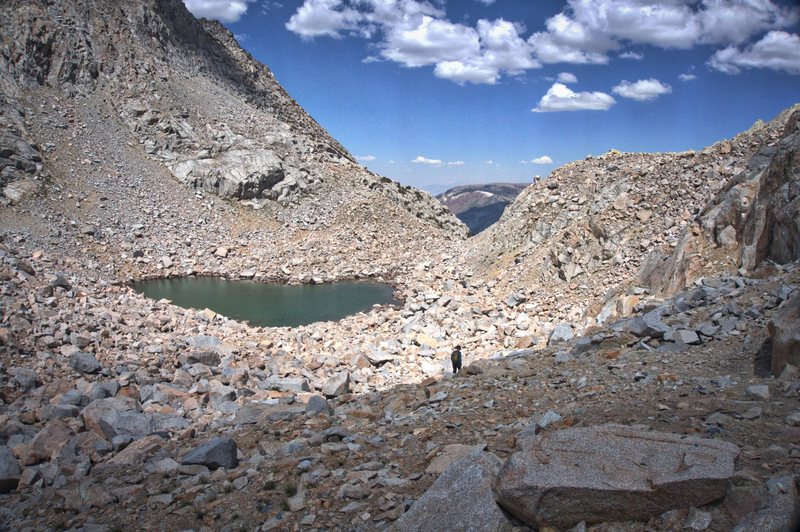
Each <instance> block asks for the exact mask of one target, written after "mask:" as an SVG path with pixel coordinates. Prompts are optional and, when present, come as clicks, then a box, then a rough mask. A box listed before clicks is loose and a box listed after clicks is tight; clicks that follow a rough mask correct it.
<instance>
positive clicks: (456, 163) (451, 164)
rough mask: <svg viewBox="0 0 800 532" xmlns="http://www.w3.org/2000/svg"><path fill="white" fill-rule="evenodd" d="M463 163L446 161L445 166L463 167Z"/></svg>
mask: <svg viewBox="0 0 800 532" xmlns="http://www.w3.org/2000/svg"><path fill="white" fill-rule="evenodd" d="M464 164H465V163H464V161H448V163H447V166H464Z"/></svg>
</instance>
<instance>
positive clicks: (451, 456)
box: [425, 443, 486, 475]
mask: <svg viewBox="0 0 800 532" xmlns="http://www.w3.org/2000/svg"><path fill="white" fill-rule="evenodd" d="M485 449H486V445H485V444H478V445H465V444H461V443H453V444H450V445H445V446H443V447H442V449H441V450H440V451H439V454H437V455H436V456H435V457H434V458H433V460H431V462H430V463H429V464H428V467H426V468H425V472H426V473H431V474H434V475H439V474H441V473H443V472H444V470H445V469H447V468H448V467H450V464H452V463H453V462H457V461H458V460H461V459H462V458H464V457H465V456H467V455H468V454H470V453H472V452H473V451H478V452H480V451H483V450H485Z"/></svg>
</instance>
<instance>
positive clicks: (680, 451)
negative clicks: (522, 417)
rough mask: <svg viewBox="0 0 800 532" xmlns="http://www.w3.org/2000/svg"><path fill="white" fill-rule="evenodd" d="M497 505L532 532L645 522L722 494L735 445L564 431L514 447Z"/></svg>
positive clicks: (624, 432)
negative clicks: (516, 448)
mask: <svg viewBox="0 0 800 532" xmlns="http://www.w3.org/2000/svg"><path fill="white" fill-rule="evenodd" d="M518 446H520V447H521V448H522V450H521V451H520V452H517V453H516V454H514V455H513V456H512V457H511V458H510V459H509V460H508V462H506V464H505V465H504V466H503V468H502V470H501V471H500V473H499V475H498V477H497V482H496V485H495V494H496V497H497V501H498V503H499V504H500V505H501V506H503V507H504V508H505V509H506V510H508V511H509V512H510V513H511V514H513V515H514V516H516V517H517V518H519V519H520V520H522V521H523V522H525V523H527V524H528V525H530V526H533V527H545V526H550V527H557V528H569V527H572V526H574V525H576V524H578V523H580V522H581V521H585V522H587V523H596V522H604V521H626V520H647V519H648V518H650V517H652V516H656V515H659V514H661V513H663V512H665V511H667V510H670V509H673V508H686V507H690V506H700V505H703V504H707V503H709V502H711V501H714V500H716V499H719V498H721V497H722V496H723V495H725V490H726V489H727V487H728V484H729V482H730V479H731V477H732V476H733V464H734V460H735V458H736V457H737V455H738V453H739V450H738V448H737V447H736V446H735V445H732V444H730V443H725V442H720V441H716V440H709V439H701V438H696V437H690V436H683V435H680V434H669V433H660V432H650V431H643V430H640V429H636V428H632V427H625V426H621V425H604V426H596V427H588V428H571V429H564V430H560V431H557V432H553V433H549V434H546V435H544V436H533V437H529V438H526V439H523V440H521V441H520V442H518Z"/></svg>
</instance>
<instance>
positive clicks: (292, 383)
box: [258, 375, 311, 393]
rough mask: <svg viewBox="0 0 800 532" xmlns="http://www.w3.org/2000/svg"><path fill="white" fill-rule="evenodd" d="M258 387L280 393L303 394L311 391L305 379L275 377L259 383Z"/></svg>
mask: <svg viewBox="0 0 800 532" xmlns="http://www.w3.org/2000/svg"><path fill="white" fill-rule="evenodd" d="M258 387H259V388H262V389H264V390H277V391H279V392H294V393H301V392H308V391H311V387H310V386H309V385H308V380H307V379H305V378H303V377H277V376H274V375H273V376H270V377H269V378H267V379H266V380H263V381H259V383H258Z"/></svg>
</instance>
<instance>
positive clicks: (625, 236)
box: [467, 110, 794, 330]
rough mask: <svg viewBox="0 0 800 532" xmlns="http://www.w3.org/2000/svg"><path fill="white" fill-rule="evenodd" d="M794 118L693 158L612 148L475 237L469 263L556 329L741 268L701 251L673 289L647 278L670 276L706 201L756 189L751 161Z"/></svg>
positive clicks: (536, 191) (759, 161) (567, 169)
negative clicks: (672, 261)
mask: <svg viewBox="0 0 800 532" xmlns="http://www.w3.org/2000/svg"><path fill="white" fill-rule="evenodd" d="M791 114H792V113H791V110H789V111H786V112H785V113H783V114H782V115H781V116H779V117H777V118H776V119H775V120H773V121H771V122H770V123H767V124H765V123H758V124H756V125H754V126H753V127H752V128H751V129H750V130H749V131H747V132H745V133H742V134H740V135H737V136H736V137H735V138H733V139H731V140H726V141H722V142H719V143H717V144H715V145H713V146H710V147H708V148H706V149H704V150H701V151H697V152H695V151H691V152H684V153H653V154H647V153H620V152H617V151H613V150H612V151H610V152H609V153H606V154H604V155H602V156H599V157H589V158H587V159H586V160H584V161H577V162H574V163H570V164H568V165H565V166H564V167H561V168H559V169H557V170H555V171H554V172H553V174H552V175H551V176H550V177H549V178H548V179H545V180H541V181H539V182H537V183H536V184H534V185H533V186H531V187H528V188H527V189H526V190H525V191H524V192H523V193H522V194H520V196H519V198H518V200H517V201H516V202H515V203H514V204H512V205H511V206H510V207H509V208H508V209H506V212H505V214H504V215H503V217H502V218H501V219H500V221H499V222H498V223H497V224H496V225H495V226H493V227H491V228H490V229H489V230H488V231H486V232H485V233H483V234H481V235H480V236H479V238H475V239H472V240H471V241H470V243H469V244H470V245H469V250H468V253H467V260H468V261H469V262H471V263H473V264H478V265H479V271H481V272H485V273H486V275H488V276H489V277H490V278H492V279H494V280H495V282H496V283H497V285H498V288H501V289H502V293H504V294H505V296H510V295H512V294H514V293H517V294H519V295H520V297H534V295H535V298H536V300H537V301H539V302H541V303H543V305H542V307H540V308H539V309H537V310H539V312H538V314H539V315H540V316H541V319H543V320H547V321H546V322H545V323H543V324H542V326H543V327H544V328H545V329H547V328H548V327H549V328H550V329H551V330H552V328H553V327H555V326H556V325H558V324H559V323H560V322H569V323H571V324H573V325H574V326H576V327H577V328H579V329H583V328H585V327H590V326H592V325H596V324H598V323H602V322H604V321H607V320H609V319H611V318H613V317H615V316H624V315H626V314H628V313H629V312H630V308H631V306H632V305H631V302H632V301H634V300H635V299H637V298H631V297H628V296H636V295H637V294H634V293H633V292H640V293H641V292H642V291H643V290H644V291H648V292H649V291H650V290H651V288H652V291H653V293H654V294H656V293H662V294H667V295H669V294H671V293H673V292H674V291H675V290H676V289H680V288H682V287H683V285H684V284H685V283H686V282H691V281H693V280H695V279H696V278H697V277H699V276H702V275H709V274H712V273H716V272H721V271H735V269H736V268H738V267H739V261H737V260H731V261H727V260H726V259H725V255H726V253H725V252H723V253H717V255H719V256H718V257H714V256H713V255H714V254H713V253H711V250H708V252H705V251H704V252H702V253H697V254H696V255H697V256H696V259H695V262H697V261H703V262H702V264H696V265H695V266H696V268H695V270H696V271H695V272H694V275H693V276H688V277H687V276H685V275H684V276H683V277H681V279H680V280H678V281H676V282H674V283H672V284H671V286H663V285H664V284H669V283H668V282H667V283H664V282H655V280H648V279H647V278H649V277H653V271H654V270H655V269H657V268H659V267H661V270H662V271H661V275H662V276H663V275H669V274H665V273H664V272H663V269H664V268H663V263H664V261H665V260H666V257H668V256H669V255H670V254H671V253H672V252H673V250H676V249H677V250H678V253H680V250H682V249H684V248H685V244H683V243H681V241H682V240H685V239H686V238H687V237H686V236H684V235H686V234H687V232H689V233H691V232H696V231H697V230H698V229H697V228H696V224H697V222H696V221H695V218H696V217H697V216H698V215H700V214H701V211H703V209H705V208H706V206H707V204H708V203H709V202H710V201H712V200H714V198H717V197H718V196H719V195H720V194H721V193H724V192H725V191H726V190H727V189H728V188H731V187H732V186H733V185H734V183H735V182H736V181H738V180H742V179H745V178H744V177H742V176H743V175H745V174H747V178H746V179H749V180H750V181H749V182H750V183H751V185H750V187H751V188H753V186H754V185H752V181H753V179H754V176H755V179H756V180H757V178H758V176H760V173H759V172H758V171H757V170H753V169H752V168H751V169H750V170H749V173H748V164H750V165H751V166H754V167H759V168H760V166H763V164H764V163H765V161H766V160H768V158H769V155H770V154H771V153H773V152H774V145H775V144H777V143H778V142H779V140H780V139H781V137H785V134H784V129H785V128H786V127H789V126H790V125H791V124H787V120H790V118H789V117H790V115H791ZM783 142H784V143H786V142H789V143H792V142H794V141H793V140H792V139H789V140H784V141H783ZM757 152H758V153H759V154H758V155H757V156H756V157H755V158H753V156H754V155H756V154H757ZM751 158H752V160H751ZM743 172H744V174H743ZM786 186H787V187H789V186H791V185H786ZM742 188H743V187H741V186H739V187H737V188H736V189H735V190H734V193H735V192H736V191H740V190H741V189H742ZM753 190H755V189H753ZM785 194H788V197H789V198H791V197H793V193H791V192H789V191H787V192H785ZM730 201H731V200H728V203H730ZM786 201H791V200H790V199H787V200H786ZM748 207H749V204H747V203H745V204H744V205H743V206H742V209H744V210H747V208H748ZM709 208H710V207H709ZM788 214H791V213H788ZM790 218H791V216H790ZM724 227H725V226H723V227H722V228H720V230H721V229H724ZM729 231H730V230H729ZM732 238H733V239H734V240H735V238H736V235H733V237H732ZM679 244H680V245H679ZM753 266H755V264H750V265H749V267H751V268H752V267H753ZM667 269H670V270H671V271H674V270H675V267H667ZM651 285H652V286H651ZM662 288H663V290H662ZM505 296H504V297H505ZM564 303H568V304H567V305H565V304H564Z"/></svg>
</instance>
